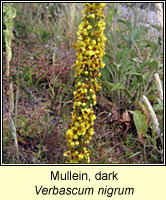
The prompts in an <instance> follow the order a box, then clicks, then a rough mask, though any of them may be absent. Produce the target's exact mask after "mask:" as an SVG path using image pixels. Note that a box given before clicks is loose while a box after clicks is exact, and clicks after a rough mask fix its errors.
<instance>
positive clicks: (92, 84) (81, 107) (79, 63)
mask: <svg viewBox="0 0 166 200" xmlns="http://www.w3.org/2000/svg"><path fill="white" fill-rule="evenodd" d="M104 6H105V3H85V9H84V10H83V11H82V13H83V18H82V22H81V24H80V25H79V31H78V32H77V35H78V40H77V43H76V44H74V45H73V46H74V48H75V50H76V56H77V59H76V63H75V64H74V65H73V66H72V67H73V68H74V69H75V91H74V99H75V102H74V105H73V112H72V123H71V124H70V126H69V129H68V130H67V132H66V140H67V145H68V151H67V152H65V153H64V156H66V157H67V161H66V162H67V163H90V157H89V155H90V150H88V148H87V146H88V144H89V141H90V140H91V139H92V136H93V134H94V120H95V119H96V116H95V114H94V110H93V106H95V104H96V91H98V90H100V86H99V85H98V83H97V79H96V78H97V77H101V73H100V71H99V69H100V68H104V63H103V62H102V58H103V56H104V54H105V53H104V50H105V44H104V42H105V41H106V37H105V36H104V35H103V33H104V29H105V23H104V21H103V18H104V14H103V11H102V10H103V7H104Z"/></svg>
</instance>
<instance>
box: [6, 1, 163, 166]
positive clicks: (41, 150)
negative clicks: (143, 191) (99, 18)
mask: <svg viewBox="0 0 166 200" xmlns="http://www.w3.org/2000/svg"><path fill="white" fill-rule="evenodd" d="M92 5H93V4H92ZM141 5H142V3H136V4H134V5H132V4H131V3H128V4H124V3H107V4H106V7H105V8H104V15H105V19H104V21H105V24H106V28H105V31H104V32H105V35H106V37H107V41H106V42H105V55H104V57H103V63H104V64H105V67H104V68H102V69H100V73H101V77H100V73H99V71H98V70H97V73H98V74H96V76H95V77H94V78H96V79H97V81H98V82H99V83H100V85H101V88H102V89H101V90H100V91H98V92H97V93H96V94H95V95H96V97H95V98H96V105H95V106H93V108H94V111H93V112H94V114H93V116H94V115H96V120H95V121H94V135H93V136H92V140H91V142H90V143H89V144H88V148H89V152H88V154H89V153H90V160H89V156H88V157H87V160H88V162H90V163H92V164H95V163H102V164H106V163H109V164H113V163H130V164H132V163H162V162H163V149H164V147H163V94H162V84H161V82H162V81H163V80H162V77H163V52H162V47H163V35H162V22H161V19H159V18H158V14H157V13H158V12H159V10H156V11H154V13H156V15H155V16H156V18H158V20H160V23H159V24H160V25H159V26H158V25H156V24H151V23H150V24H147V19H148V14H149V12H150V9H151V6H152V5H153V6H154V5H155V3H149V4H148V7H147V9H146V11H144V16H145V18H144V19H143V18H142V17H141V16H142V14H141V12H143V11H142V10H141V9H140V7H141ZM157 8H158V7H156V9H157ZM160 8H161V7H160ZM82 9H83V5H82V4H77V3H4V4H3V163H28V164H31V163H33V164H34V163H35V164H43V163H44V164H46V163H47V164H50V163H58V164H60V163H65V162H66V158H65V157H64V156H63V154H64V153H65V152H67V150H68V147H69V146H70V145H68V147H67V143H66V132H67V131H68V130H70V129H69V127H70V124H71V112H72V111H73V105H75V104H76V103H77V104H78V103H79V101H78V102H77V101H75V102H74V96H75V95H76V94H75V93H74V90H75V88H74V85H75V86H76V88H77V85H78V84H79V83H81V85H82V84H83V83H84V81H85V80H84V78H85V79H86V77H84V76H83V77H82V78H80V79H79V78H77V79H75V78H76V77H75V73H78V71H77V69H71V66H73V64H74V63H75V62H77V60H78V57H77V59H76V55H77V56H78V48H77V47H76V46H75V45H74V47H75V49H76V52H77V53H76V55H75V51H74V50H73V46H72V43H76V42H77V37H78V36H77V32H79V31H80V30H78V27H79V25H80V24H81V18H82V14H81V10H82ZM124 10H125V11H127V12H126V14H124V13H125V12H124ZM160 11H161V10H160ZM122 14H123V15H122ZM88 20H91V19H88ZM92 20H93V17H92ZM89 23H90V22H89ZM85 35H86V34H85ZM93 45H95V44H93ZM11 50H12V51H11ZM75 70H76V71H75ZM86 71H87V72H88V74H87V75H86V74H85V76H88V78H89V75H90V72H89V71H88V69H87V70H86ZM87 72H86V73H87ZM98 75H99V77H97V76H98ZM154 80H155V81H154ZM79 85H80V84H79ZM79 87H80V86H79ZM84 89H85V90H86V88H84ZM87 89H88V91H89V88H87ZM73 93H74V94H75V95H74V96H73ZM85 93H86V91H85ZM90 98H91V97H90ZM75 99H76V98H75ZM89 102H90V101H89ZM84 103H87V102H84ZM81 105H82V104H81ZM87 105H88V106H90V103H87ZM82 106H84V105H82ZM91 108H92V107H90V109H91ZM87 109H89V107H87ZM93 120H94V117H93ZM81 122H82V121H81ZM81 124H82V123H81ZM90 139H91V138H90ZM74 163H75V162H74Z"/></svg>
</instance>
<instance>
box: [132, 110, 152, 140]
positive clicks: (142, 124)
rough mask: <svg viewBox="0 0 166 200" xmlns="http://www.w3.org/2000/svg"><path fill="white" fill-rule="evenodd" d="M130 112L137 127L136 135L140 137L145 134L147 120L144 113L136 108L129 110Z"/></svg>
mask: <svg viewBox="0 0 166 200" xmlns="http://www.w3.org/2000/svg"><path fill="white" fill-rule="evenodd" d="M130 113H131V114H132V115H133V119H134V124H135V127H136V129H137V133H138V136H139V137H140V138H142V136H146V133H147V130H148V122H147V119H146V117H145V115H144V114H142V113H141V112H140V111H138V110H135V111H130Z"/></svg>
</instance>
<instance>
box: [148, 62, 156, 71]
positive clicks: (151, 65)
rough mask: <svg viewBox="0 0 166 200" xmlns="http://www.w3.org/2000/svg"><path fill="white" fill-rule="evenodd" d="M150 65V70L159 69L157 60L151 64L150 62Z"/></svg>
mask: <svg viewBox="0 0 166 200" xmlns="http://www.w3.org/2000/svg"><path fill="white" fill-rule="evenodd" d="M149 67H150V71H151V72H153V71H155V70H158V62H157V61H152V62H151V63H150V64H149Z"/></svg>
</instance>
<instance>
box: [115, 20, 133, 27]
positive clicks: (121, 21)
mask: <svg viewBox="0 0 166 200" xmlns="http://www.w3.org/2000/svg"><path fill="white" fill-rule="evenodd" d="M118 22H120V23H122V24H125V25H126V26H127V27H128V28H129V29H130V28H131V27H132V25H131V22H130V21H129V20H123V19H119V20H118Z"/></svg>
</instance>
